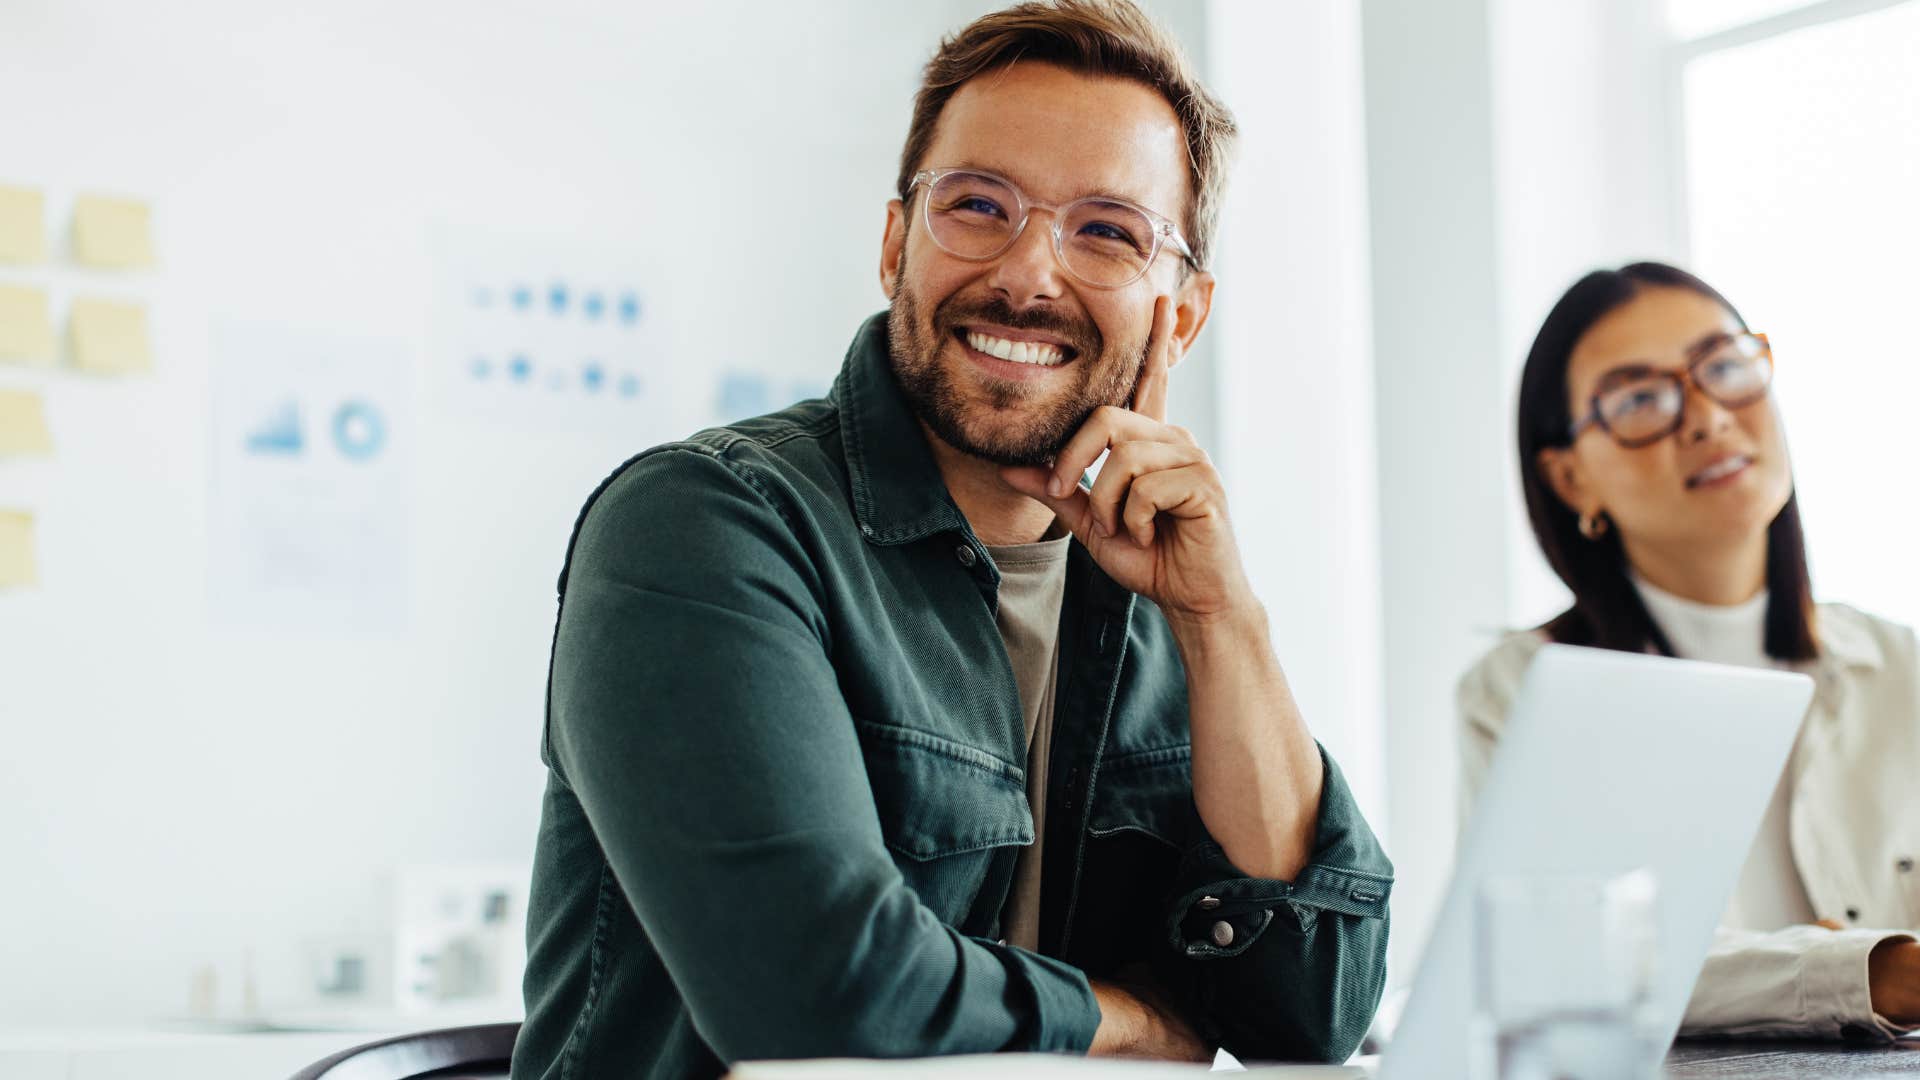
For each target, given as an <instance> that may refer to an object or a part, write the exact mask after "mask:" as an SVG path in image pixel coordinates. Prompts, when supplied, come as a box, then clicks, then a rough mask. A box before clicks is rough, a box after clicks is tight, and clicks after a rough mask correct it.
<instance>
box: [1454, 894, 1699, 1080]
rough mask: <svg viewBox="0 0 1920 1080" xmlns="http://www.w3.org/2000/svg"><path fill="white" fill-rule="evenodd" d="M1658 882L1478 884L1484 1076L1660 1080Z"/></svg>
mask: <svg viewBox="0 0 1920 1080" xmlns="http://www.w3.org/2000/svg"><path fill="white" fill-rule="evenodd" d="M1655 900H1656V884H1655V881H1654V876H1653V873H1652V872H1651V871H1648V870H1636V871H1633V872H1631V873H1627V874H1622V875H1620V876H1618V877H1610V878H1609V877H1582V876H1513V877H1499V878H1491V879H1489V880H1487V881H1486V882H1485V883H1483V884H1482V886H1481V888H1480V895H1479V904H1478V911H1477V918H1476V919H1475V928H1474V931H1475V941H1474V956H1475V994H1476V1006H1477V1008H1476V1010H1475V1027H1476V1029H1477V1030H1476V1036H1477V1037H1476V1039H1475V1043H1476V1055H1475V1056H1476V1062H1475V1070H1474V1071H1475V1078H1476V1080H1651V1078H1655V1077H1658V1076H1659V1075H1660V1062H1661V1058H1662V1056H1663V1055H1662V1050H1663V1049H1664V1047H1662V1046H1660V1045H1659V1036H1660V1034H1661V1032H1658V1031H1656V1030H1654V1025H1653V1023H1652V1019H1653V1018H1652V1011H1651V1006H1652V996H1653V988H1654V970H1655V968H1654V965H1655V963H1656V962H1657V959H1658V952H1659V942H1658V940H1657V937H1658V934H1657V926H1658V923H1657V907H1656V904H1655Z"/></svg>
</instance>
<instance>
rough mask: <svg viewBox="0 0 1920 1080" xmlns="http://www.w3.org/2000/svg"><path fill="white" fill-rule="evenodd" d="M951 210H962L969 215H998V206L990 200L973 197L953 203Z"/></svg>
mask: <svg viewBox="0 0 1920 1080" xmlns="http://www.w3.org/2000/svg"><path fill="white" fill-rule="evenodd" d="M952 209H954V210H964V211H966V212H968V213H970V214H993V215H996V216H997V215H998V214H999V213H1000V204H999V203H996V202H994V201H993V200H992V199H987V198H982V197H980V196H978V195H975V196H972V197H970V198H965V199H961V200H960V201H959V202H957V203H954V204H953V206H952Z"/></svg>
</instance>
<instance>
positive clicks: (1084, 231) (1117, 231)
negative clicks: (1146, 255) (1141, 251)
mask: <svg viewBox="0 0 1920 1080" xmlns="http://www.w3.org/2000/svg"><path fill="white" fill-rule="evenodd" d="M1080 235H1081V236H1086V237H1091V238H1093V239H1095V240H1107V241H1113V242H1115V243H1121V244H1125V245H1127V246H1128V247H1133V248H1138V247H1139V246H1140V242H1139V240H1137V239H1135V238H1134V235H1133V234H1132V233H1130V232H1128V231H1127V230H1126V229H1123V228H1121V227H1120V226H1118V225H1111V224H1108V223H1107V222H1104V221H1090V222H1088V223H1087V224H1085V225H1082V226H1080Z"/></svg>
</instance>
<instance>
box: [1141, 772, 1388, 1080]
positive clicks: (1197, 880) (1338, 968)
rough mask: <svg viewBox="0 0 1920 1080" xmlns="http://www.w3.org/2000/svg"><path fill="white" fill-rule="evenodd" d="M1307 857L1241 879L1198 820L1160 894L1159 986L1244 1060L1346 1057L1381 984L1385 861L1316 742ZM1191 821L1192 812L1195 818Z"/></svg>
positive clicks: (1200, 1028)
mask: <svg viewBox="0 0 1920 1080" xmlns="http://www.w3.org/2000/svg"><path fill="white" fill-rule="evenodd" d="M1320 756H1321V762H1322V766H1323V768H1324V769H1325V782H1324V784H1323V786H1322V790H1321V796H1320V812H1319V818H1318V823H1317V825H1316V827H1315V836H1314V848H1313V855H1312V857H1311V859H1310V860H1309V862H1308V864H1307V867H1306V869H1304V870H1303V871H1302V872H1301V873H1300V874H1299V875H1298V876H1297V877H1296V878H1295V879H1294V880H1293V881H1279V880H1274V879H1270V878H1256V877H1249V876H1247V875H1246V874H1244V873H1242V872H1241V871H1240V870H1239V869H1238V868H1237V867H1235V866H1234V865H1233V863H1232V862H1231V861H1229V860H1228V858H1227V857H1226V854H1225V853H1224V852H1223V851H1222V849H1221V848H1220V845H1219V844H1218V843H1217V842H1215V841H1214V840H1213V839H1212V838H1211V837H1209V836H1206V835H1205V828H1204V826H1200V827H1199V832H1200V839H1199V840H1198V842H1196V843H1195V844H1193V845H1192V846H1190V847H1189V848H1188V849H1187V851H1186V852H1185V854H1184V856H1183V858H1182V860H1181V865H1180V869H1179V871H1178V873H1177V874H1176V885H1175V887H1174V889H1173V890H1172V894H1171V896H1170V898H1169V905H1168V912H1167V917H1166V938H1167V944H1168V945H1169V946H1170V948H1169V949H1168V950H1167V952H1166V954H1165V955H1167V956H1170V957H1172V958H1173V959H1171V960H1168V961H1166V962H1164V963H1162V964H1161V965H1159V966H1158V970H1157V971H1156V974H1157V975H1158V977H1159V978H1160V979H1161V981H1162V983H1163V985H1168V986H1171V987H1179V988H1180V989H1181V990H1182V991H1183V993H1184V995H1185V996H1187V997H1188V998H1189V1001H1190V1006H1191V1008H1190V1010H1189V1013H1190V1015H1191V1016H1192V1017H1193V1018H1194V1019H1195V1027H1196V1029H1197V1030H1198V1032H1199V1034H1200V1035H1201V1036H1202V1037H1203V1038H1206V1039H1208V1040H1209V1041H1210V1043H1211V1044H1212V1045H1216V1046H1222V1047H1224V1048H1225V1049H1226V1050H1228V1051H1229V1052H1230V1053H1232V1054H1233V1055H1234V1056H1235V1057H1238V1058H1240V1059H1241V1060H1243V1061H1333V1062H1338V1061H1344V1060H1346V1059H1347V1058H1348V1057H1349V1056H1350V1055H1351V1054H1352V1053H1353V1052H1354V1050H1355V1049H1356V1048H1357V1047H1358V1046H1359V1045H1360V1040H1361V1038H1362V1037H1363V1036H1364V1035H1365V1034H1366V1031H1367V1026H1368V1024H1369V1023H1371V1022H1372V1019H1373V1012H1374V1009H1375V1008H1377V1007H1378V1006H1379V1004H1380V994H1381V991H1382V990H1383V989H1384V987H1385V985H1386V949H1387V929H1388V911H1387V900H1388V897H1389V895H1390V893H1391V892H1392V888H1393V864H1392V863H1391V862H1389V861H1388V859H1387V856H1386V853H1385V852H1384V851H1382V850H1381V848H1380V844H1379V841H1378V840H1377V839H1376V838H1375V837H1374V835H1373V831H1372V829H1370V828H1369V827H1368V825H1367V823H1366V819H1365V818H1364V817H1362V816H1361V813H1360V808H1359V806H1358V805H1357V804H1356V803H1355V802H1354V800H1353V794H1352V792H1351V791H1350V790H1349V789H1348V787H1347V783H1346V779H1345V777H1343V776H1342V775H1341V773H1340V769H1339V767H1338V766H1336V765H1335V764H1334V762H1333V760H1332V758H1330V757H1329V756H1327V753H1326V750H1325V749H1324V748H1322V749H1321V752H1320ZM1196 819H1197V815H1196Z"/></svg>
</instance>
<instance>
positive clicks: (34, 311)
mask: <svg viewBox="0 0 1920 1080" xmlns="http://www.w3.org/2000/svg"><path fill="white" fill-rule="evenodd" d="M7 362H13V363H17V364H18V363H24V364H51V363H53V315H52V313H51V308H50V306H49V305H48V303H47V290H45V289H34V288H29V287H28V286H25V285H0V363H7Z"/></svg>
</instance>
